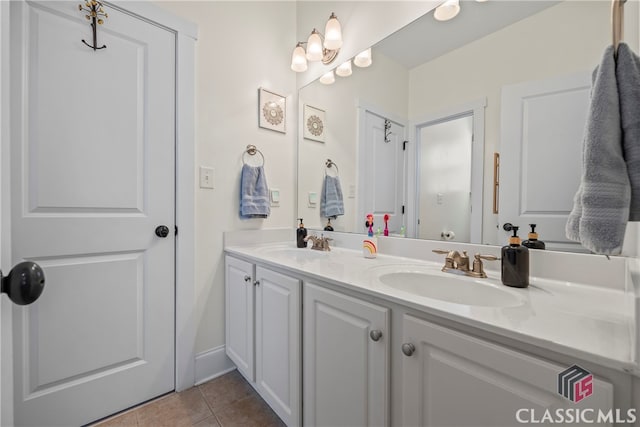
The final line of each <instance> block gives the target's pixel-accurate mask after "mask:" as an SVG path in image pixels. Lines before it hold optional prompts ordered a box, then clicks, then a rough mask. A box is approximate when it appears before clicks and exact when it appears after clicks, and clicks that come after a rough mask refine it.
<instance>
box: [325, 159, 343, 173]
mask: <svg viewBox="0 0 640 427" xmlns="http://www.w3.org/2000/svg"><path fill="white" fill-rule="evenodd" d="M324 165H325V166H326V169H325V170H324V174H325V175H327V171H328V170H329V169H331V167H332V166H333V167H334V168H335V169H336V176H338V175H340V170H339V169H338V165H336V164H335V163H333V161H332V160H331V159H327V161H326V162H324Z"/></svg>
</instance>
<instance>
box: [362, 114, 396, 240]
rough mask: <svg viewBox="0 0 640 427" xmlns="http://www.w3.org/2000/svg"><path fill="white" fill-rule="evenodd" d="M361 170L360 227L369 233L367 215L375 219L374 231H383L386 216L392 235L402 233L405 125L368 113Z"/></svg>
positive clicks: (366, 115)
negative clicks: (385, 216)
mask: <svg viewBox="0 0 640 427" xmlns="http://www.w3.org/2000/svg"><path fill="white" fill-rule="evenodd" d="M364 120H365V129H364V135H363V136H364V141H362V143H361V144H360V150H362V153H361V156H360V159H361V170H362V173H361V175H362V178H361V179H362V180H363V181H362V183H361V185H359V187H360V188H361V194H360V197H361V199H362V201H361V205H360V206H361V208H360V215H359V216H360V218H358V221H360V224H361V225H359V226H358V228H357V229H358V230H359V231H361V232H363V233H366V232H367V228H366V227H365V220H366V215H367V214H369V213H372V214H373V216H374V224H375V225H374V232H375V231H376V230H377V229H378V228H380V229H381V230H384V221H383V217H384V215H385V214H389V217H390V219H389V232H390V233H399V232H400V227H401V226H402V225H403V224H404V207H403V204H404V181H405V150H404V148H405V147H404V134H405V132H404V125H402V124H399V123H397V122H395V121H393V120H388V119H385V118H383V117H381V116H379V115H377V114H375V113H372V112H371V111H366V112H365V119H364Z"/></svg>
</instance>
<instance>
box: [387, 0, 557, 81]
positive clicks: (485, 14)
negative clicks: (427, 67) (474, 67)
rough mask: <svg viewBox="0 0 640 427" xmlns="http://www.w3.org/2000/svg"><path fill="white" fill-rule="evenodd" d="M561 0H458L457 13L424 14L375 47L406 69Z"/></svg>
mask: <svg viewBox="0 0 640 427" xmlns="http://www.w3.org/2000/svg"><path fill="white" fill-rule="evenodd" d="M558 3H560V1H547V0H518V1H516V0H511V1H508V0H497V1H496V0H489V1H487V2H476V1H472V0H461V1H460V13H459V14H458V16H456V17H455V18H453V19H452V20H450V21H444V22H441V21H436V20H435V19H434V18H433V13H431V12H430V13H427V14H425V15H423V16H422V17H420V18H418V19H417V20H415V21H413V22H412V23H411V24H409V25H407V26H406V27H404V28H402V29H400V30H398V31H396V32H395V33H394V34H392V35H390V36H389V37H387V38H386V39H384V40H382V41H381V42H379V43H378V44H376V45H375V47H374V48H375V50H377V51H379V52H381V53H382V54H384V55H385V56H387V57H389V58H391V59H393V60H395V61H396V62H398V63H400V64H402V65H404V66H405V67H407V68H408V69H411V68H414V67H416V66H418V65H421V64H424V63H425V62H428V61H430V60H432V59H434V58H437V57H438V56H440V55H443V54H445V53H447V52H450V51H452V50H455V49H457V48H459V47H461V46H464V45H466V44H468V43H470V42H472V41H474V40H477V39H479V38H481V37H484V36H486V35H488V34H491V33H493V32H495V31H498V30H500V29H502V28H505V27H507V26H509V25H511V24H513V23H515V22H517V21H520V20H522V19H524V18H526V17H528V16H530V15H533V14H535V13H538V12H540V11H542V10H544V9H546V8H548V7H551V6H553V5H556V4H558Z"/></svg>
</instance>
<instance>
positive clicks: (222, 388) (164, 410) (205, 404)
mask: <svg viewBox="0 0 640 427" xmlns="http://www.w3.org/2000/svg"><path fill="white" fill-rule="evenodd" d="M93 426H94V427H136V426H138V427H160V426H167V427H182V426H184V427H190V426H196V427H227V426H247V427H249V426H256V427H257V426H264V427H267V426H269V427H271V426H278V427H279V426H284V423H283V422H282V421H281V420H280V418H278V416H277V415H276V414H275V412H273V410H271V408H269V406H268V405H267V404H266V403H265V401H264V400H262V398H261V397H260V396H259V395H258V394H257V393H256V391H255V390H254V389H253V387H251V386H250V385H249V383H248V382H247V381H246V380H245V379H244V378H243V377H242V375H240V374H239V373H238V371H232V372H230V373H228V374H225V375H223V376H221V377H218V378H216V379H213V380H211V381H209V382H207V383H204V384H201V385H199V386H196V387H192V388H190V389H189V390H185V391H182V392H180V393H171V394H168V395H166V396H163V397H161V398H159V399H156V400H153V401H151V402H149V403H145V404H144V405H141V406H138V407H135V408H132V409H130V410H128V411H126V412H124V413H122V414H119V415H116V416H114V417H111V418H108V419H106V420H104V421H101V422H99V423H97V424H94V425H93Z"/></svg>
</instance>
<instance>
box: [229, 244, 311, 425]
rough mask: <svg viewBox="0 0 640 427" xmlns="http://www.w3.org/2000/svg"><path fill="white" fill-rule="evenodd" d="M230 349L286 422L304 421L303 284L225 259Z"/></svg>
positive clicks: (265, 269)
mask: <svg viewBox="0 0 640 427" xmlns="http://www.w3.org/2000/svg"><path fill="white" fill-rule="evenodd" d="M225 270H226V271H225V273H226V276H225V277H226V281H225V298H226V301H225V302H226V314H225V320H226V352H227V355H228V356H229V358H230V359H231V360H232V361H233V362H234V363H235V364H236V366H237V367H238V370H239V371H240V372H241V373H242V374H243V376H244V377H245V378H246V379H247V380H248V381H249V382H251V383H252V385H253V386H254V388H255V389H256V391H257V392H258V393H259V394H260V396H262V398H263V399H264V400H265V401H266V402H267V403H268V404H269V406H271V408H272V409H273V410H274V411H275V412H276V414H278V416H279V417H280V418H281V419H282V420H283V421H284V422H285V424H287V425H289V426H291V425H300V424H301V415H302V413H301V408H302V405H301V393H300V387H301V379H300V374H301V369H302V367H301V354H300V353H301V331H300V322H301V313H300V310H301V282H300V280H298V279H295V278H292V277H289V276H286V275H284V274H281V273H278V272H275V271H272V270H270V269H267V268H265V267H262V266H255V265H254V264H252V263H249V262H246V261H243V260H240V259H237V258H234V257H230V256H227V257H226V258H225Z"/></svg>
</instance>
